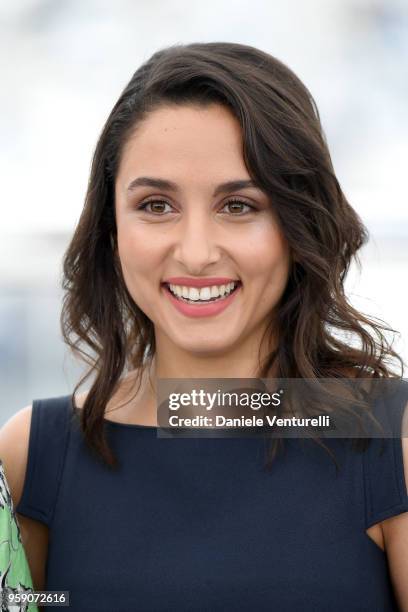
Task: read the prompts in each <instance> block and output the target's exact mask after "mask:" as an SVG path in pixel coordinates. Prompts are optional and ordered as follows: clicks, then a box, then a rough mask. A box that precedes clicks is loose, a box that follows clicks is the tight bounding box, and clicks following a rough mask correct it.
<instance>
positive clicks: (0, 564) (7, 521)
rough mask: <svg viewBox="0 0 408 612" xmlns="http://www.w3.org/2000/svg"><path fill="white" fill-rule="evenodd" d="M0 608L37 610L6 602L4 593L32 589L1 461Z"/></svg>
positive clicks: (10, 610)
mask: <svg viewBox="0 0 408 612" xmlns="http://www.w3.org/2000/svg"><path fill="white" fill-rule="evenodd" d="M0 585H1V600H0V601H1V603H0V610H1V612H3V611H9V612H26V611H27V612H38V607H37V606H36V605H35V604H29V605H27V604H25V603H24V604H18V605H7V603H6V602H5V601H4V597H5V595H6V593H7V592H13V593H30V592H31V591H32V590H33V583H32V579H31V574H30V569H29V566H28V563H27V558H26V554H25V551H24V548H23V544H22V541H21V534H20V529H19V526H18V523H17V520H16V515H15V512H14V506H13V500H12V498H11V495H10V490H9V487H8V484H7V481H6V477H5V474H4V469H3V464H2V462H1V460H0Z"/></svg>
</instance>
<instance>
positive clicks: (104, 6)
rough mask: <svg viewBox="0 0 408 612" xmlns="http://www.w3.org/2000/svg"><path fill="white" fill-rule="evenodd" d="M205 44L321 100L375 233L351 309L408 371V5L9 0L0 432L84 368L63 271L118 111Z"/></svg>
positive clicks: (3, 33) (68, 386)
mask: <svg viewBox="0 0 408 612" xmlns="http://www.w3.org/2000/svg"><path fill="white" fill-rule="evenodd" d="M208 41H231V42H240V43H244V44H250V45H254V46H257V47H259V48H261V49H263V50H264V51H267V52H269V53H271V54H272V55H274V56H276V57H277V58H279V59H280V60H282V61H283V62H284V63H286V64H288V66H289V67H291V68H292V69H293V70H294V71H295V72H296V73H297V75H298V76H299V77H300V78H301V79H302V80H303V82H304V83H305V84H306V86H307V87H308V88H309V89H310V91H311V92H312V94H313V96H314V98H315V100H316V102H317V105H318V108H319V111H320V114H321V119H322V123H323V128H324V130H325V133H326V137H327V140H328V144H329V147H330V151H331V155H332V159H333V163H334V167H335V170H336V173H337V176H338V178H339V181H340V184H341V185H342V188H343V190H344V192H345V194H346V196H347V198H348V200H349V202H350V203H351V204H352V205H353V206H354V208H355V209H356V210H357V212H358V213H359V214H360V216H361V217H362V219H363V221H364V222H365V224H366V225H367V227H368V229H369V231H370V234H371V240H370V243H369V245H368V246H367V247H365V248H364V250H363V251H362V253H361V259H362V264H363V267H362V273H361V274H359V273H358V270H357V269H356V267H353V269H352V270H351V272H350V275H349V278H348V281H347V291H348V295H349V297H350V301H351V302H352V303H353V304H355V305H356V306H357V307H358V308H360V309H361V310H363V311H364V312H365V313H366V314H369V315H372V316H375V317H379V318H381V319H383V320H385V321H386V322H387V323H389V324H390V325H391V327H392V328H394V329H395V330H397V331H398V332H399V333H400V335H397V336H396V337H395V345H394V346H395V348H396V349H397V350H398V351H399V352H400V353H401V354H402V356H403V358H404V359H405V360H407V357H408V347H407V337H408V318H407V316H406V312H407V291H406V286H407V269H408V266H407V263H408V206H407V196H406V187H405V184H404V180H405V179H404V177H405V175H406V165H407V159H408V80H407V74H408V72H407V65H408V3H407V1H406V0H382V1H380V0H378V1H374V0H372V1H371V0H304V1H302V0H277V1H275V2H274V1H272V2H271V1H268V0H264V1H262V0H234V1H226V0H206V2H188V1H187V0H150V1H149V2H145V1H143V0H141V1H139V2H135V1H134V0H116V1H115V2H111V1H110V0H109V1H108V0H18V2H15V0H2V2H1V3H0V50H1V57H2V60H1V75H2V78H1V93H2V95H1V99H0V110H1V112H0V134H1V138H0V156H1V169H2V181H1V185H2V202H1V211H2V212H1V224H0V389H1V408H0V424H2V423H3V422H4V421H5V420H7V418H8V417H9V416H10V415H11V414H13V413H14V412H16V411H17V410H18V409H20V408H22V407H23V406H25V405H27V404H28V403H31V402H32V400H33V399H38V398H44V397H50V396H57V395H65V394H68V393H70V392H71V391H72V389H73V387H74V385H75V383H76V382H77V381H78V380H79V377H80V375H81V373H83V371H84V366H83V364H82V363H81V362H76V361H75V360H74V359H73V358H72V357H71V355H70V354H69V352H68V350H67V349H66V347H65V346H64V344H63V342H62V339H61V333H60V328H59V316H60V310H61V299H62V293H61V288H60V284H61V258H62V255H63V253H64V250H65V248H66V247H67V245H68V242H69V240H70V237H71V236H72V233H73V231H74V228H75V226H76V223H77V221H78V219H79V216H80V213H81V209H82V204H83V199H84V194H85V189H86V184H87V179H88V172H89V168H90V161H91V156H92V153H93V149H94V146H95V144H96V140H97V137H98V135H99V133H100V131H101V129H102V126H103V123H104V121H105V120H106V118H107V116H108V114H109V112H110V110H111V108H112V106H113V104H114V102H115V101H116V99H117V98H118V96H119V94H120V92H121V90H122V88H123V87H124V86H125V84H126V83H127V82H128V80H129V79H130V77H131V75H132V74H133V73H134V72H135V70H136V69H137V68H138V66H139V65H140V64H141V63H142V62H143V61H145V60H146V59H147V58H148V57H149V56H150V55H151V54H152V53H153V52H154V51H156V50H158V49H159V48H162V47H164V46H167V45H170V44H175V43H188V42H208ZM88 387H89V382H88V383H87V384H86V385H85V386H84V387H83V388H88Z"/></svg>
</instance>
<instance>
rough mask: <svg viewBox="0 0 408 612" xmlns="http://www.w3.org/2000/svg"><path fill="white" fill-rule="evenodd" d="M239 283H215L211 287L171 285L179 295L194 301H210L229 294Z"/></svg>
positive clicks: (173, 291)
mask: <svg viewBox="0 0 408 612" xmlns="http://www.w3.org/2000/svg"><path fill="white" fill-rule="evenodd" d="M236 284H237V283H235V282H231V283H228V284H227V285H219V286H217V285H213V286H211V287H202V288H200V289H199V288H197V287H185V286H183V287H181V286H179V285H169V287H170V291H171V292H172V293H174V294H175V295H176V296H177V297H183V298H184V299H186V300H191V301H193V302H198V301H204V302H205V301H208V300H210V299H214V298H218V297H222V296H224V295H228V294H229V293H231V291H232V290H233V289H234V287H235V286H236Z"/></svg>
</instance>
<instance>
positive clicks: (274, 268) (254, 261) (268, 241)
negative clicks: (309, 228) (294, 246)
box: [241, 226, 290, 282]
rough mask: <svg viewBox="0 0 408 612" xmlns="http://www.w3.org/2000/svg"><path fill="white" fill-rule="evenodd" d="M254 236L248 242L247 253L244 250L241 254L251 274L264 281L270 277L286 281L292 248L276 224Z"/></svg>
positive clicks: (273, 279)
mask: <svg viewBox="0 0 408 612" xmlns="http://www.w3.org/2000/svg"><path fill="white" fill-rule="evenodd" d="M253 238H254V239H251V240H250V241H248V242H247V243H246V248H245V254H244V251H243V252H242V255H241V258H242V262H243V265H245V269H246V270H247V271H248V272H249V275H250V276H252V275H253V278H257V277H258V278H259V279H260V280H261V281H263V282H265V281H266V282H267V281H268V280H269V279H270V280H271V281H274V282H276V281H277V280H278V279H282V281H283V282H284V281H285V279H286V277H287V275H288V273H289V267H290V249H289V245H288V243H287V241H286V239H285V238H284V236H283V234H282V233H281V232H280V231H279V230H278V229H277V228H276V226H269V227H267V228H263V231H259V232H257V234H256V236H254V237H253ZM245 262H246V263H245Z"/></svg>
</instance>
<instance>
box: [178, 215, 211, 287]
mask: <svg viewBox="0 0 408 612" xmlns="http://www.w3.org/2000/svg"><path fill="white" fill-rule="evenodd" d="M217 236H218V232H217V228H216V227H215V224H214V222H213V221H212V220H211V219H210V218H209V216H205V215H204V214H202V213H200V211H195V212H194V213H192V214H190V215H186V217H185V218H184V219H182V221H181V222H180V223H179V225H178V227H177V230H176V232H175V246H174V252H173V256H174V259H175V260H176V261H177V263H179V264H180V268H181V267H183V268H184V269H185V270H186V271H188V273H189V274H191V275H192V276H195V275H199V274H201V273H202V271H203V270H205V269H206V268H207V267H208V266H210V265H211V264H214V263H217V261H219V259H220V257H221V253H220V247H219V245H218V244H217Z"/></svg>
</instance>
